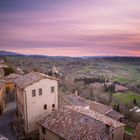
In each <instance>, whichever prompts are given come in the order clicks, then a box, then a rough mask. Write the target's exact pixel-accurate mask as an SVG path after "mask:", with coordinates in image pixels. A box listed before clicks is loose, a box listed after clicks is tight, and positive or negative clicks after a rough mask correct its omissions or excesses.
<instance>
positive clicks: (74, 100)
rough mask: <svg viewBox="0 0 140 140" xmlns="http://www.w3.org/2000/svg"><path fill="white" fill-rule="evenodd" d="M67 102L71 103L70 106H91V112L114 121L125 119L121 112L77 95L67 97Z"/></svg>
mask: <svg viewBox="0 0 140 140" xmlns="http://www.w3.org/2000/svg"><path fill="white" fill-rule="evenodd" d="M65 100H66V101H67V102H68V103H69V104H68V105H75V106H83V107H85V106H89V109H90V110H93V111H95V112H98V113H101V114H103V115H106V116H108V117H110V118H112V119H114V120H120V118H123V117H124V116H123V115H122V114H120V113H119V112H117V111H115V110H113V109H112V107H109V106H107V105H104V104H101V103H98V102H93V101H90V100H86V99H84V98H82V97H80V96H77V95H66V96H65Z"/></svg>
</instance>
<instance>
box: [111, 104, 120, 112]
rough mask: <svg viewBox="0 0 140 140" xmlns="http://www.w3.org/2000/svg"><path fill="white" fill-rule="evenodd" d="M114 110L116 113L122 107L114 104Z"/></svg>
mask: <svg viewBox="0 0 140 140" xmlns="http://www.w3.org/2000/svg"><path fill="white" fill-rule="evenodd" d="M113 109H114V110H116V111H118V112H119V111H120V105H119V104H114V106H113Z"/></svg>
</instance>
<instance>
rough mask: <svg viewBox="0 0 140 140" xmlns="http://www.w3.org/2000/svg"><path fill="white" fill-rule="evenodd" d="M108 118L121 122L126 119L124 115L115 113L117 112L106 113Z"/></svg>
mask: <svg viewBox="0 0 140 140" xmlns="http://www.w3.org/2000/svg"><path fill="white" fill-rule="evenodd" d="M105 115H106V116H109V117H110V118H112V119H114V120H117V121H120V119H121V118H124V115H123V114H121V113H119V112H117V111H115V110H113V109H112V110H110V111H108V112H106V113H105Z"/></svg>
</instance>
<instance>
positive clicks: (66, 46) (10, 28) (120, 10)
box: [0, 0, 140, 56]
mask: <svg viewBox="0 0 140 140" xmlns="http://www.w3.org/2000/svg"><path fill="white" fill-rule="evenodd" d="M0 50H7V51H12V52H17V53H24V54H42V55H51V56H102V55H105V56H114V55H115V56H120V55H121V56H140V0H0Z"/></svg>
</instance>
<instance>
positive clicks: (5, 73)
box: [3, 67, 15, 76]
mask: <svg viewBox="0 0 140 140" xmlns="http://www.w3.org/2000/svg"><path fill="white" fill-rule="evenodd" d="M3 70H4V76H8V75H10V74H12V73H14V72H15V71H14V69H13V68H10V67H9V68H4V69H3Z"/></svg>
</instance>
